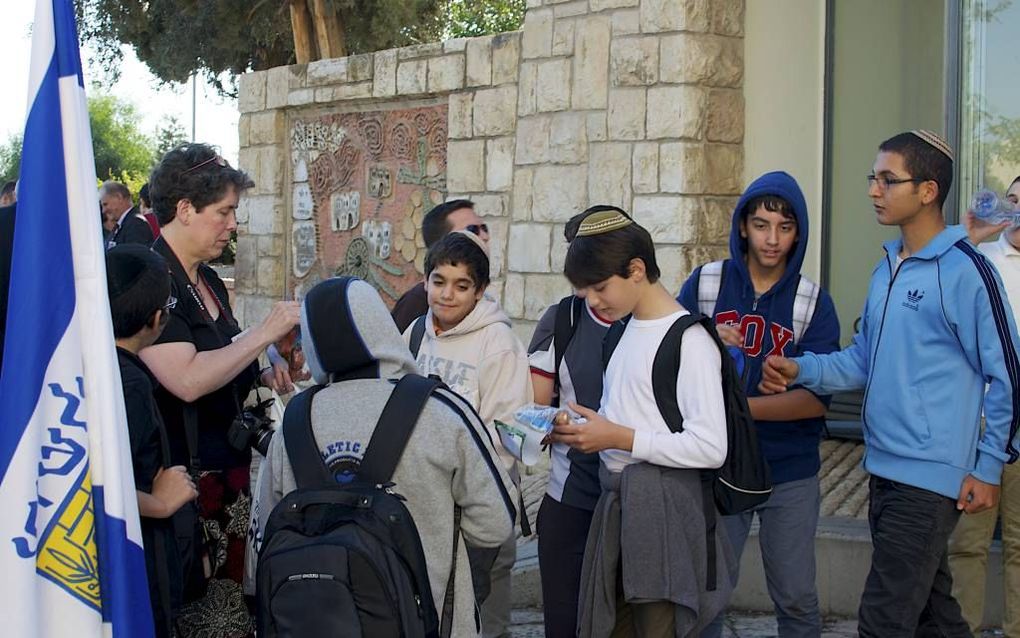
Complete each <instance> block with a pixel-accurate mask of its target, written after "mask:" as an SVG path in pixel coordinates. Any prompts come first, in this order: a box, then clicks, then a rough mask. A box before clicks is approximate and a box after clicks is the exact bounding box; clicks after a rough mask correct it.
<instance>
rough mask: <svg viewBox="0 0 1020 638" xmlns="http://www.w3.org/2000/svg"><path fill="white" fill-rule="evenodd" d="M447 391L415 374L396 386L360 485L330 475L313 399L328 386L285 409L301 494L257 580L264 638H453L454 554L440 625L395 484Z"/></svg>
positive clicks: (291, 500) (266, 549) (270, 529)
mask: <svg viewBox="0 0 1020 638" xmlns="http://www.w3.org/2000/svg"><path fill="white" fill-rule="evenodd" d="M441 385H442V384H441V382H439V381H437V380H434V379H428V378H425V377H422V376H418V375H412V374H409V375H406V376H404V377H403V378H401V379H400V381H399V382H397V384H396V387H395V388H394V390H393V394H392V395H391V396H390V398H389V400H388V401H387V402H386V407H385V408H384V409H383V413H382V415H381V416H380V417H379V422H378V425H377V426H376V428H375V431H374V432H373V433H372V438H371V440H370V441H369V444H368V448H367V449H366V451H365V456H364V458H363V460H362V462H361V466H360V469H359V470H358V473H357V476H356V478H355V481H354V482H352V483H349V484H344V485H341V484H339V483H337V481H336V479H335V478H334V476H333V474H332V473H331V472H330V471H329V469H328V468H327V467H326V464H325V462H324V461H323V459H322V456H321V455H320V453H319V446H318V444H317V443H316V442H315V435H314V433H313V431H312V426H311V406H312V397H313V396H314V395H315V393H316V392H318V391H319V390H321V389H322V388H323V387H324V386H315V387H313V388H309V389H308V390H305V391H304V392H302V393H301V394H299V395H297V396H296V397H294V399H292V400H291V401H290V403H289V404H288V405H287V410H286V413H285V415H284V420H283V432H282V434H283V437H284V443H285V445H286V446H287V457H288V458H289V459H290V464H291V467H292V468H293V471H294V478H295V479H296V481H297V489H296V490H295V491H293V492H291V493H289V494H287V495H286V496H285V497H284V498H283V500H281V501H280V502H279V503H278V504H277V506H276V507H275V508H273V511H272V513H271V514H270V515H269V519H268V521H267V522H266V528H265V531H264V535H263V541H262V548H261V550H260V552H259V558H258V567H257V571H256V601H257V605H258V609H257V623H258V635H259V637H260V638H270V637H274V636H370V637H371V638H376V637H389V636H394V637H396V636H407V637H428V638H433V637H436V636H443V637H445V636H449V634H450V630H451V622H452V611H453V591H454V578H453V577H454V571H455V570H456V555H455V556H454V563H453V566H452V567H451V572H450V578H449V584H448V585H447V592H446V599H445V601H444V605H443V619H442V626H440V622H439V619H438V614H437V613H436V609H435V605H434V603H433V599H432V589H431V587H430V585H429V577H428V571H427V569H426V564H425V555H424V552H423V551H422V545H421V538H420V537H419V535H418V529H417V527H416V526H415V524H414V520H412V518H411V515H410V513H409V512H408V510H407V508H406V507H405V506H404V503H403V500H404V499H403V497H401V496H400V495H399V494H396V493H395V492H394V491H393V490H392V489H391V487H392V485H393V484H392V483H391V482H390V479H391V477H392V475H393V471H394V469H395V468H396V466H397V463H398V462H399V460H400V457H401V455H402V454H403V451H404V447H405V446H406V444H407V441H408V439H409V438H410V436H411V432H412V431H413V430H414V427H415V424H416V422H417V420H418V417H419V415H420V414H421V411H422V409H423V408H424V407H425V404H426V402H427V401H428V399H429V396H430V395H431V394H432V392H433V391H434V390H435V389H436V388H437V387H441ZM455 527H457V525H456V523H455ZM458 535H459V529H455V530H454V538H455V539H456V537H457V536H458Z"/></svg>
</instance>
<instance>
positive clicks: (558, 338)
mask: <svg viewBox="0 0 1020 638" xmlns="http://www.w3.org/2000/svg"><path fill="white" fill-rule="evenodd" d="M579 301H581V300H580V299H578V298H577V296H576V295H568V296H566V297H564V298H563V299H560V302H559V304H558V305H557V306H556V321H555V323H554V324H553V341H552V347H553V360H554V361H555V363H554V364H553V384H554V385H555V386H556V388H557V389H559V385H560V383H559V378H560V375H559V372H560V364H561V363H563V353H565V352H566V351H567V345H568V344H569V343H570V340H571V339H573V338H574V333H575V332H577V322H578V321H579V320H580V319H581V312H580V311H581V306H582V304H583V303H584V302H583V301H581V303H577V302H579Z"/></svg>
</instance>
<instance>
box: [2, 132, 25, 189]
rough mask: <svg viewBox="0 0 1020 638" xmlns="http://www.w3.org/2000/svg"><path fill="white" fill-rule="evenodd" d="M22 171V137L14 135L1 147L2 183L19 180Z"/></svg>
mask: <svg viewBox="0 0 1020 638" xmlns="http://www.w3.org/2000/svg"><path fill="white" fill-rule="evenodd" d="M19 170H21V136H20V135H12V136H11V137H10V139H8V140H7V141H6V142H4V143H3V144H2V145H0V183H7V182H9V181H11V180H15V179H18V171H19Z"/></svg>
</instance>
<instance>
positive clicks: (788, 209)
mask: <svg viewBox="0 0 1020 638" xmlns="http://www.w3.org/2000/svg"><path fill="white" fill-rule="evenodd" d="M759 208H764V209H765V210H767V211H769V212H772V213H779V214H781V215H782V216H783V218H784V219H791V220H793V221H797V212H796V211H795V210H793V205H792V204H790V202H788V201H786V200H785V199H783V198H782V197H780V196H778V195H758V196H757V197H752V198H751V199H749V200H748V201H747V204H745V205H744V209H743V210H741V211H740V219H741V220H744V221H746V220H747V218H748V217H750V216H751V214H752V213H754V212H755V211H756V210H758V209H759Z"/></svg>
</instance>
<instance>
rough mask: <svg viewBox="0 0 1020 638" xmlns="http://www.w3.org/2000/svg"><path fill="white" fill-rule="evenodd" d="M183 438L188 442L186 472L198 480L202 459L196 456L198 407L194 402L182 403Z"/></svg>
mask: <svg viewBox="0 0 1020 638" xmlns="http://www.w3.org/2000/svg"><path fill="white" fill-rule="evenodd" d="M184 438H185V440H186V441H187V443H188V474H191V478H193V479H195V481H198V473H199V470H200V469H201V467H202V461H201V459H200V458H199V456H198V409H197V408H196V407H195V404H194V403H185V404H184Z"/></svg>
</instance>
